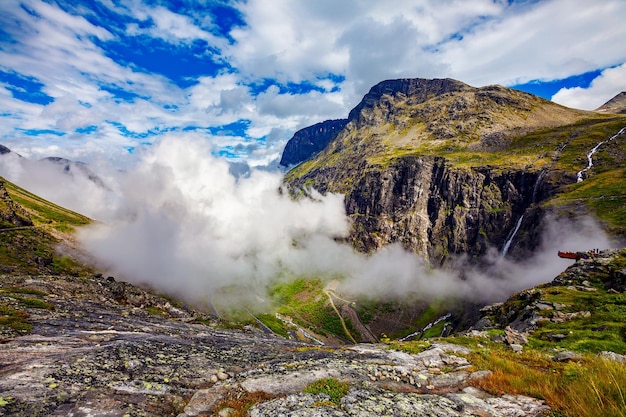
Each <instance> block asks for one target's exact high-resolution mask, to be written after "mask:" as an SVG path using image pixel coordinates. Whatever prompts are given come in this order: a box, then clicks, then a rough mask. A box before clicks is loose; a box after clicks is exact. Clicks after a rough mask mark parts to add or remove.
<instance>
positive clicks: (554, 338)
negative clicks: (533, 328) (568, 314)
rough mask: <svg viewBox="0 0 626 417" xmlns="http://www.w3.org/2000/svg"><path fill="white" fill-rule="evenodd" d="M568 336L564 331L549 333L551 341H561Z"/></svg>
mask: <svg viewBox="0 0 626 417" xmlns="http://www.w3.org/2000/svg"><path fill="white" fill-rule="evenodd" d="M566 337H567V335H564V334H563V333H551V334H549V335H548V340H549V341H551V342H560V341H561V340H563V339H565V338H566Z"/></svg>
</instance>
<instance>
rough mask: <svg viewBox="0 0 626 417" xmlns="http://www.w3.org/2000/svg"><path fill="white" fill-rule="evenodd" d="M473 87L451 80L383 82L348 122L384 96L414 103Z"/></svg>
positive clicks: (352, 114)
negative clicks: (399, 97)
mask: <svg viewBox="0 0 626 417" xmlns="http://www.w3.org/2000/svg"><path fill="white" fill-rule="evenodd" d="M471 89H473V87H470V86H469V85H467V84H465V83H463V82H461V81H457V80H453V79H451V78H435V79H426V78H401V79H397V80H385V81H381V82H380V83H378V84H376V85H375V86H373V87H372V88H371V89H370V91H369V92H368V93H367V94H366V95H365V96H364V97H363V99H362V100H361V102H360V103H359V104H358V105H357V106H356V107H355V108H354V109H352V110H351V111H350V114H349V116H348V120H350V121H352V120H354V119H357V118H358V117H359V115H360V114H361V111H362V110H363V109H364V108H370V107H373V106H375V105H376V103H378V102H379V101H380V99H381V98H382V97H383V96H384V95H392V96H397V95H400V94H401V95H404V96H410V97H411V98H412V99H413V100H414V101H415V102H416V103H420V102H424V101H426V100H428V99H429V98H431V97H433V96H439V95H443V94H446V93H452V92H458V91H465V90H471Z"/></svg>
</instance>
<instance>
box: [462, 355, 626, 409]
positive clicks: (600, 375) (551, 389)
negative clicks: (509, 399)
mask: <svg viewBox="0 0 626 417" xmlns="http://www.w3.org/2000/svg"><path fill="white" fill-rule="evenodd" d="M469 359H470V362H471V363H472V364H473V365H474V366H475V367H476V368H477V369H487V370H490V371H492V374H491V375H489V376H487V377H486V378H484V379H480V380H476V381H473V382H472V384H473V385H475V386H477V387H479V388H481V389H483V390H485V391H487V392H489V393H491V394H494V395H503V394H505V393H507V394H521V395H527V396H531V397H535V398H540V399H543V400H545V401H546V403H547V404H548V406H550V407H551V408H552V410H553V411H556V412H558V413H560V414H556V415H561V416H567V417H597V416H605V417H623V416H625V415H626V397H625V396H624V393H625V390H624V388H623V387H626V366H625V365H624V364H620V363H618V362H614V361H610V360H605V359H602V358H599V357H596V356H591V355H587V356H585V357H584V359H582V360H580V361H573V362H569V363H559V362H554V361H553V360H552V359H551V358H550V356H548V355H546V354H544V353H541V352H538V351H535V350H528V349H527V350H525V351H524V352H522V353H521V354H518V353H514V352H512V351H511V350H508V349H506V348H505V347H504V346H501V347H498V346H490V348H489V349H484V350H483V351H479V352H475V353H472V354H470V355H469Z"/></svg>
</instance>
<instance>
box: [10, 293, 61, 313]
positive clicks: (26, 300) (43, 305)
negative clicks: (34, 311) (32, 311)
mask: <svg viewBox="0 0 626 417" xmlns="http://www.w3.org/2000/svg"><path fill="white" fill-rule="evenodd" d="M9 297H11V298H13V299H15V300H17V301H18V302H19V303H20V305H21V306H22V307H24V308H38V309H41V310H54V305H52V304H50V303H49V302H47V301H44V300H40V299H38V298H30V297H19V296H17V295H9Z"/></svg>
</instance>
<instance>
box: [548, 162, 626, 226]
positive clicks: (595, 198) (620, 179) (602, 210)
mask: <svg viewBox="0 0 626 417" xmlns="http://www.w3.org/2000/svg"><path fill="white" fill-rule="evenodd" d="M624 184H626V168H617V169H614V170H611V171H606V172H602V173H599V174H596V175H593V176H591V177H589V178H587V179H585V180H584V181H583V182H581V183H577V184H572V185H571V186H569V187H567V188H566V189H565V190H564V192H563V193H561V194H559V195H558V196H556V197H555V198H553V199H552V200H551V201H550V202H549V206H552V207H567V206H574V207H578V206H580V205H581V204H584V205H585V206H587V207H589V208H590V209H591V210H592V211H593V213H594V214H595V215H596V216H597V217H598V218H599V219H601V220H602V221H603V222H604V223H605V224H606V226H607V227H608V229H609V230H610V231H611V232H613V233H614V234H617V235H621V236H626V186H625V185H624Z"/></svg>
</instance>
